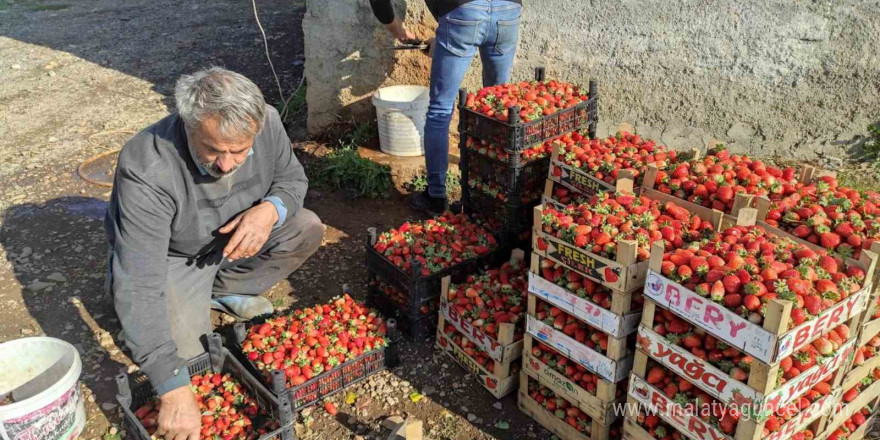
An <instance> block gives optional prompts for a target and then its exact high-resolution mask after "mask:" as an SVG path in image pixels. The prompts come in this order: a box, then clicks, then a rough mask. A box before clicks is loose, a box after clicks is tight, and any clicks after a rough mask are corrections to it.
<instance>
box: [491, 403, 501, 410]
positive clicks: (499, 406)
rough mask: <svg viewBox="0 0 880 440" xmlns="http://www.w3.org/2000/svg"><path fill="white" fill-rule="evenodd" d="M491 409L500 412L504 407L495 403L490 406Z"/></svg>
mask: <svg viewBox="0 0 880 440" xmlns="http://www.w3.org/2000/svg"><path fill="white" fill-rule="evenodd" d="M492 408H495V409H497V410H499V411H500V410H502V409H504V405H501V402H495V404H494V405H492Z"/></svg>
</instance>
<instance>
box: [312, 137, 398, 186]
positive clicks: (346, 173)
mask: <svg viewBox="0 0 880 440" xmlns="http://www.w3.org/2000/svg"><path fill="white" fill-rule="evenodd" d="M311 178H312V181H313V182H315V184H316V185H318V186H321V187H325V188H331V189H337V190H339V189H344V190H346V191H349V192H351V193H353V194H356V195H357V196H358V197H364V196H366V197H369V198H379V197H386V196H387V195H388V190H389V189H390V188H391V168H390V167H389V166H388V165H380V164H377V163H375V162H373V161H371V160H369V159H364V158H362V157H361V156H360V155H359V154H358V152H357V149H356V148H354V147H351V146H343V147H342V148H339V149H337V150H333V151H331V152H330V153H329V154H327V155H326V156H324V157H322V158H320V159H319V160H318V162H317V164H316V166H315V170H314V171H312V173H311Z"/></svg>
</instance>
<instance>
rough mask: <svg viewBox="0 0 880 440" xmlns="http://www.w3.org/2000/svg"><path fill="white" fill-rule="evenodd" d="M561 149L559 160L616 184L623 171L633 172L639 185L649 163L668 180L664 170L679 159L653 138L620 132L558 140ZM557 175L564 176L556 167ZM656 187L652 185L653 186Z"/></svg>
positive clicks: (554, 172) (554, 170) (555, 173)
mask: <svg viewBox="0 0 880 440" xmlns="http://www.w3.org/2000/svg"><path fill="white" fill-rule="evenodd" d="M557 144H558V145H560V147H561V149H562V152H561V153H560V155H559V156H558V157H556V158H555V159H556V160H557V161H559V162H562V163H565V164H567V165H570V166H572V167H574V168H577V169H580V170H582V171H584V172H585V173H587V174H589V175H591V176H593V177H595V178H597V179H599V180H602V181H604V182H605V183H609V184H611V185H614V184H615V183H616V182H617V177H618V175H619V173H620V171H621V170H629V171H632V173H633V177H634V178H635V181H636V184H637V185H639V186H640V185H641V184H642V177H643V176H644V173H645V171H646V170H647V167H648V165H650V164H654V165H657V168H659V169H660V170H661V173H658V175H657V182H654V183H659V182H663V181H664V180H666V179H667V177H668V176H667V174H666V172H665V171H663V170H665V169H666V168H667V167H669V166H670V165H674V164H675V163H676V162H677V153H676V152H675V150H668V149H667V148H666V147H665V146H663V145H657V144H656V143H655V142H654V141H653V140H650V139H642V137H641V136H639V135H637V134H630V133H627V132H620V133H617V135H615V136H609V137H607V138H605V139H588V138H586V137H581V136H577V139H576V140H575V141H574V142H571V143H568V142H564V141H558V142H557ZM553 174H554V175H555V176H561V175H562V170H560V169H559V168H558V167H554V168H553ZM652 186H653V185H652Z"/></svg>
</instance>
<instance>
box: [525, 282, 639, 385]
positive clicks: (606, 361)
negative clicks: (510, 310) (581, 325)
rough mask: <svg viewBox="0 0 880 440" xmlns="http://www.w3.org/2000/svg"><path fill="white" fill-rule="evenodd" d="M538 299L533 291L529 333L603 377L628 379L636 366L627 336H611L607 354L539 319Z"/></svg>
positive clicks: (527, 327) (614, 380)
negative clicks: (536, 316)
mask: <svg viewBox="0 0 880 440" xmlns="http://www.w3.org/2000/svg"><path fill="white" fill-rule="evenodd" d="M537 300H538V298H537V297H536V296H535V295H533V294H531V293H529V308H528V312H529V313H528V316H526V333H527V334H529V335H531V336H532V337H534V338H536V339H537V340H539V341H541V342H542V343H544V344H546V345H549V346H550V347H552V348H553V349H555V350H556V351H558V352H559V353H561V354H562V355H563V356H565V357H567V358H569V359H571V360H572V361H575V362H577V363H578V364H580V365H581V366H583V367H584V368H586V369H588V370H590V371H592V372H594V373H596V374H597V375H599V377H601V378H603V379H606V380H608V381H611V382H620V381H622V380H624V379H626V377H627V375H628V374H629V370H630V369H631V368H632V350H631V348H629V347H627V337H622V338H614V337H610V336H609V338H608V349H607V350H606V354H604V355H603V354H601V353H599V352H598V351H595V350H593V349H591V348H589V347H587V346H586V345H584V344H581V343H579V342H577V341H576V340H574V339H573V338H571V337H569V336H568V335H566V334H565V333H562V332H560V331H557V330H556V329H554V328H553V327H552V326H549V325H547V324H544V323H543V322H541V321H539V320H538V319H536V318H535V313H536V309H537Z"/></svg>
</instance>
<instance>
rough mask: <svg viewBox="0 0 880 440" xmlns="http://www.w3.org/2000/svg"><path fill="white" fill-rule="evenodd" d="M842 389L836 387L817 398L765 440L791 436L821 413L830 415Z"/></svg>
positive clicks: (778, 439) (779, 439) (783, 438)
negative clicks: (829, 392) (827, 393)
mask: <svg viewBox="0 0 880 440" xmlns="http://www.w3.org/2000/svg"><path fill="white" fill-rule="evenodd" d="M841 393H843V390H840V389H836V390H834V391H832V392H831V394H829V395H827V396H825V397H823V398H821V399H819V400H817V401H816V402H814V403H813V404H812V405H810V406H808V407H807V408H806V409H804V410H803V411H801V412H800V413H798V415H796V416H794V417H792V419H791V420H789V421H788V422H786V423H785V424H784V425H782V426H780V427H779V429H778V430H777V431H776V432H771V433H770V435H769V436H767V437H766V438H765V440H785V439H788V438H791V436H793V435H794V434H797V433H798V432H801V431H803V430H804V428H806V427H807V425H809V424H810V423H813V422H814V421H815V420H816V419H818V418H819V417H821V416H823V415H826V414H828V415H830V414H831V412H832V411H833V408H834V406H835V405H837V402H838V401H839V400H840V395H841Z"/></svg>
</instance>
